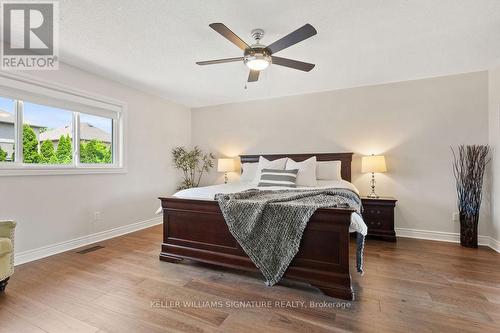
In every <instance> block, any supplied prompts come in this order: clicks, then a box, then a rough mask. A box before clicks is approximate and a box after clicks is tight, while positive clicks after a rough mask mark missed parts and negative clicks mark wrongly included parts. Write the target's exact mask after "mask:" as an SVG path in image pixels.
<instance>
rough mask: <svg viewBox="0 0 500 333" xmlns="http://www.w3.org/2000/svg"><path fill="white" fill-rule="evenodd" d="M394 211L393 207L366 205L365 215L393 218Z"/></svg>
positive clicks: (368, 217) (368, 216) (366, 216)
mask: <svg viewBox="0 0 500 333" xmlns="http://www.w3.org/2000/svg"><path fill="white" fill-rule="evenodd" d="M393 212H394V210H393V208H392V207H380V206H370V205H366V206H365V207H364V210H363V217H364V218H366V219H391V218H392V215H393Z"/></svg>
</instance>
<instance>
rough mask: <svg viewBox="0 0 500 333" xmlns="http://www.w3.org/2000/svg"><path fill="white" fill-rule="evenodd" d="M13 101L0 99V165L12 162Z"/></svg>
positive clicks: (14, 117) (14, 116)
mask: <svg viewBox="0 0 500 333" xmlns="http://www.w3.org/2000/svg"><path fill="white" fill-rule="evenodd" d="M15 123H16V112H15V101H14V100H12V99H8V98H3V97H0V163H1V162H13V161H14V137H15V133H16V132H15V129H14V124H15Z"/></svg>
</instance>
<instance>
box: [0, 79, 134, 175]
mask: <svg viewBox="0 0 500 333" xmlns="http://www.w3.org/2000/svg"><path fill="white" fill-rule="evenodd" d="M10 81H13V84H15V83H16V82H15V81H18V82H21V84H22V85H24V86H27V85H26V84H29V85H31V87H30V86H27V87H29V90H28V89H27V90H23V91H22V93H23V95H25V96H28V98H25V99H24V100H25V101H26V102H30V103H34V104H41V105H45V106H52V107H56V108H60V109H63V110H65V111H67V112H70V113H71V114H72V134H73V135H72V145H73V159H72V162H71V164H35V163H23V161H22V159H23V144H22V142H23V130H22V128H23V114H24V113H23V111H24V110H23V103H24V100H21V99H19V98H14V97H12V94H9V93H4V92H5V91H4V89H3V88H4V87H3V86H2V85H1V84H0V96H2V97H5V98H10V99H12V100H14V114H15V117H14V118H15V123H14V144H15V146H14V147H15V148H14V154H15V155H14V161H9V162H0V177H1V176H22V175H65V174H100V173H126V172H127V166H126V159H125V147H124V142H125V140H124V127H125V120H126V108H127V105H126V104H125V103H124V102H121V101H117V100H113V99H109V98H107V97H102V96H98V95H95V94H91V93H88V92H84V91H82V90H75V89H71V88H67V87H63V86H60V85H55V84H53V83H49V82H45V81H41V80H39V79H36V78H33V77H31V76H28V75H20V74H17V73H16V74H10V73H0V83H1V82H9V83H10ZM31 88H33V90H32V89H31ZM39 88H41V89H40V90H42V91H43V95H41V94H39V93H38V92H37V90H39ZM50 91H54V94H50V93H47V92H50ZM31 93H33V95H34V96H37V97H39V96H43V98H47V99H48V100H50V99H51V98H57V101H58V102H65V98H67V99H68V101H69V102H71V103H75V102H74V100H75V99H76V100H78V101H85V99H87V100H88V101H89V105H92V103H98V104H97V105H99V106H101V105H104V106H106V104H109V105H111V106H112V107H113V111H110V112H109V114H108V115H106V114H105V113H106V111H105V110H104V111H103V109H104V108H102V107H100V108H99V110H100V111H99V112H98V113H90V112H89V113H87V112H85V111H75V110H72V109H70V108H64V107H60V106H53V105H49V104H43V103H39V102H37V101H32V100H30V99H29V95H30V94H31ZM54 96H57V97H54ZM73 97H76V98H73ZM76 105H77V104H76ZM82 106H83V107H85V108H87V109H89V110H91V107H89V106H88V105H83V104H82ZM117 110H118V111H117ZM82 113H83V114H89V115H97V116H100V117H103V118H108V119H110V120H111V121H112V133H111V148H112V158H113V161H112V163H107V164H97V163H96V164H88V163H80V114H82Z"/></svg>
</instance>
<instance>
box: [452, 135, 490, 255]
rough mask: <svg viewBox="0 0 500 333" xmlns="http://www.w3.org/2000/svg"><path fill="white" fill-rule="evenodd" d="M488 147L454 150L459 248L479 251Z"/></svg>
mask: <svg viewBox="0 0 500 333" xmlns="http://www.w3.org/2000/svg"><path fill="white" fill-rule="evenodd" d="M489 151H490V149H489V147H488V146H486V145H472V146H468V145H459V146H458V149H457V152H455V150H453V148H452V152H453V174H454V176H455V180H456V187H457V195H458V200H457V203H458V212H459V215H460V244H461V245H462V246H465V247H473V248H477V225H478V222H479V210H480V208H481V200H482V190H483V176H484V170H485V169H486V165H487V164H488V163H489V161H490V158H489Z"/></svg>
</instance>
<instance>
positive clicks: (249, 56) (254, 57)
mask: <svg viewBox="0 0 500 333" xmlns="http://www.w3.org/2000/svg"><path fill="white" fill-rule="evenodd" d="M244 62H245V65H247V67H248V68H250V69H251V70H253V71H262V70H264V69H266V68H267V67H269V65H270V64H271V62H272V60H271V55H269V53H268V52H267V51H266V50H265V49H263V48H262V49H251V50H249V51H248V52H245V57H244Z"/></svg>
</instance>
